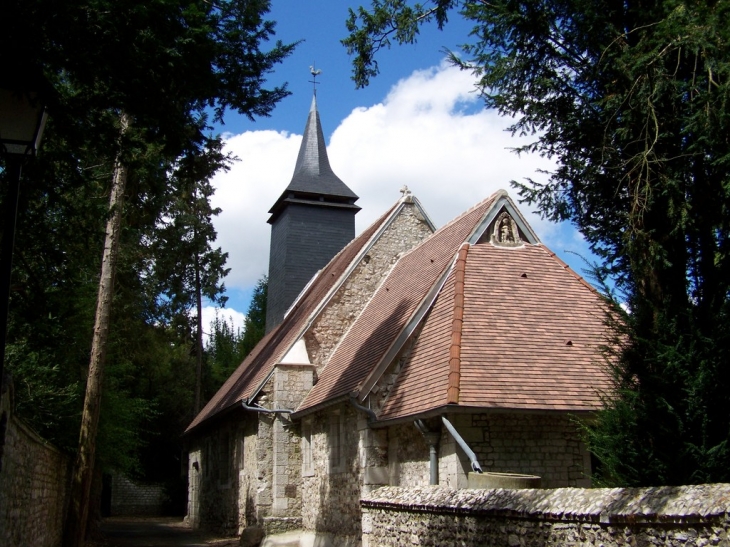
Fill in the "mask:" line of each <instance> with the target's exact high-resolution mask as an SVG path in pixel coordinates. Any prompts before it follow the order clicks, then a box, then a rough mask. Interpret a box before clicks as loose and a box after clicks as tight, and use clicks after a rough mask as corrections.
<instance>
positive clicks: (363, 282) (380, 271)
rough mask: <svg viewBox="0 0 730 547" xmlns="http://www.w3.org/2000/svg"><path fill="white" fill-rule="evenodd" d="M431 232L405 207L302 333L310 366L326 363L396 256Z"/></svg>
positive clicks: (415, 211)
mask: <svg viewBox="0 0 730 547" xmlns="http://www.w3.org/2000/svg"><path fill="white" fill-rule="evenodd" d="M431 233H432V232H431V229H430V228H429V226H428V224H427V223H426V221H425V219H424V218H423V216H422V215H421V214H420V212H419V210H418V208H417V207H416V206H415V205H414V204H412V203H410V204H406V205H405V207H404V208H403V210H402V211H401V212H400V213H399V214H398V216H397V217H396V218H395V219H394V220H393V222H392V223H391V224H390V226H388V227H387V228H386V229H385V231H384V232H383V234H382V235H381V237H380V238H379V239H378V240H377V241H376V242H375V244H374V245H373V246H372V248H371V249H370V251H369V252H368V254H367V255H366V256H365V257H364V258H363V259H362V260H361V262H360V264H358V265H357V266H356V268H355V269H354V271H353V272H352V274H351V275H350V277H349V278H348V279H347V281H346V282H345V284H344V285H343V287H342V288H340V290H339V291H337V294H335V295H334V296H333V297H332V299H331V300H330V302H329V303H328V304H327V306H326V308H325V309H324V311H323V312H322V313H321V314H320V316H319V317H318V318H317V320H316V322H315V323H314V325H313V326H312V328H311V329H309V331H308V332H307V333H306V335H305V341H306V344H307V351H308V352H309V357H310V360H311V362H312V363H314V364H316V365H317V367H321V366H323V365H324V364H325V363H326V362H327V360H328V359H329V357H330V356H331V355H332V352H333V351H334V349H335V347H336V346H337V344H338V343H339V341H340V340H341V339H342V336H343V335H344V334H345V332H346V331H347V329H348V328H349V327H350V325H352V323H353V322H354V321H355V319H357V317H358V316H359V315H360V312H361V311H362V310H363V308H364V307H365V305H366V304H367V303H368V301H369V300H370V297H371V296H372V295H373V293H374V292H375V290H376V289H377V288H378V286H379V285H380V283H381V281H382V280H383V278H384V277H385V276H386V275H387V274H388V273H389V272H390V270H391V268H392V267H393V264H395V262H396V260H397V259H398V258H399V257H400V255H401V254H403V253H404V252H406V251H409V250H410V249H412V248H413V247H415V246H416V245H418V243H420V242H421V241H423V240H424V239H426V238H427V237H428V236H430V235H431Z"/></svg>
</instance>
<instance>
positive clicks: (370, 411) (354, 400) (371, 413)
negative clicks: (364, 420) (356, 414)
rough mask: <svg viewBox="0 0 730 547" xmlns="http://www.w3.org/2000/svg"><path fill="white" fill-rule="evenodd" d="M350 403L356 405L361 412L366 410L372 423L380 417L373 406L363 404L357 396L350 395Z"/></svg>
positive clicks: (369, 421)
mask: <svg viewBox="0 0 730 547" xmlns="http://www.w3.org/2000/svg"><path fill="white" fill-rule="evenodd" d="M350 403H351V404H352V406H354V407H355V408H356V409H358V410H360V411H361V412H364V413H365V414H367V415H368V423H372V422H374V421H375V420H377V419H378V417H377V416H376V415H375V412H374V411H373V409H372V408H368V407H366V406H362V405H361V404H360V403H358V402H357V398H356V397H350Z"/></svg>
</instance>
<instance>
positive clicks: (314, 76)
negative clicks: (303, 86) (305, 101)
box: [309, 63, 322, 97]
mask: <svg viewBox="0 0 730 547" xmlns="http://www.w3.org/2000/svg"><path fill="white" fill-rule="evenodd" d="M315 66H316V63H315V64H314V65H312V66H310V67H309V73H310V74H311V75H312V79H311V80H309V82H310V83H311V84H312V87H313V88H314V96H315V97H316V96H317V84H318V83H319V82H318V81H317V76H319V75H320V74H322V70H321V69H319V68H315Z"/></svg>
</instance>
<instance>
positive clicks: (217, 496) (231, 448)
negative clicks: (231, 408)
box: [186, 413, 257, 535]
mask: <svg viewBox="0 0 730 547" xmlns="http://www.w3.org/2000/svg"><path fill="white" fill-rule="evenodd" d="M256 425H257V424H256V422H255V421H254V420H246V419H245V418H244V417H243V415H242V413H237V414H235V415H234V417H231V418H229V419H227V420H226V421H224V422H222V423H221V424H220V425H219V426H218V427H217V428H215V429H214V430H210V431H208V432H207V433H206V434H202V435H199V436H198V437H196V438H195V439H194V440H193V441H192V442H191V445H190V447H189V451H188V514H187V517H186V518H187V520H188V522H189V523H190V525H191V526H192V527H194V528H199V527H200V528H204V529H206V530H211V531H215V532H219V533H221V534H224V535H236V534H239V533H240V532H241V530H242V529H243V528H244V527H245V526H246V524H247V518H249V517H250V512H251V510H250V507H249V506H248V504H247V501H248V498H249V496H250V494H251V492H250V490H251V475H255V470H250V469H247V468H246V463H247V462H249V461H251V462H254V463H255V461H256V455H255V453H254V451H255V447H256V436H257V435H256V433H257V431H256Z"/></svg>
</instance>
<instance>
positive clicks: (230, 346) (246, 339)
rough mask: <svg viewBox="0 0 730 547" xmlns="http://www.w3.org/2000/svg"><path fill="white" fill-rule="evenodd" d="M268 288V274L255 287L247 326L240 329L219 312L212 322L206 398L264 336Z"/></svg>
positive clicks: (208, 345)
mask: <svg viewBox="0 0 730 547" xmlns="http://www.w3.org/2000/svg"><path fill="white" fill-rule="evenodd" d="M267 287H268V280H267V278H266V276H264V277H262V278H261V279H259V281H258V283H257V284H256V287H255V288H254V292H253V296H252V298H251V303H250V304H249V306H248V311H247V312H246V319H245V323H244V328H243V329H238V330H236V329H235V328H234V326H233V324H232V323H231V324H228V323H227V322H226V321H224V320H221V319H220V318H219V317H218V316H217V315H216V317H215V319H214V320H213V322H212V323H211V325H210V326H211V334H210V338H209V339H208V344H207V346H206V348H205V349H206V357H207V362H208V368H209V370H210V372H209V374H208V379H207V382H206V399H208V398H210V397H211V396H212V395H213V394H214V393H215V392H216V391H218V389H219V388H220V386H222V385H223V383H224V382H225V381H226V380H227V379H228V377H229V376H230V375H231V374H233V372H234V371H235V370H236V369H237V368H238V366H239V365H240V364H241V363H242V362H243V360H244V359H245V358H246V356H247V355H248V354H249V353H251V350H252V349H253V348H254V347H255V346H256V344H258V343H259V340H261V339H262V338H263V337H264V330H265V328H266V291H267Z"/></svg>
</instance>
